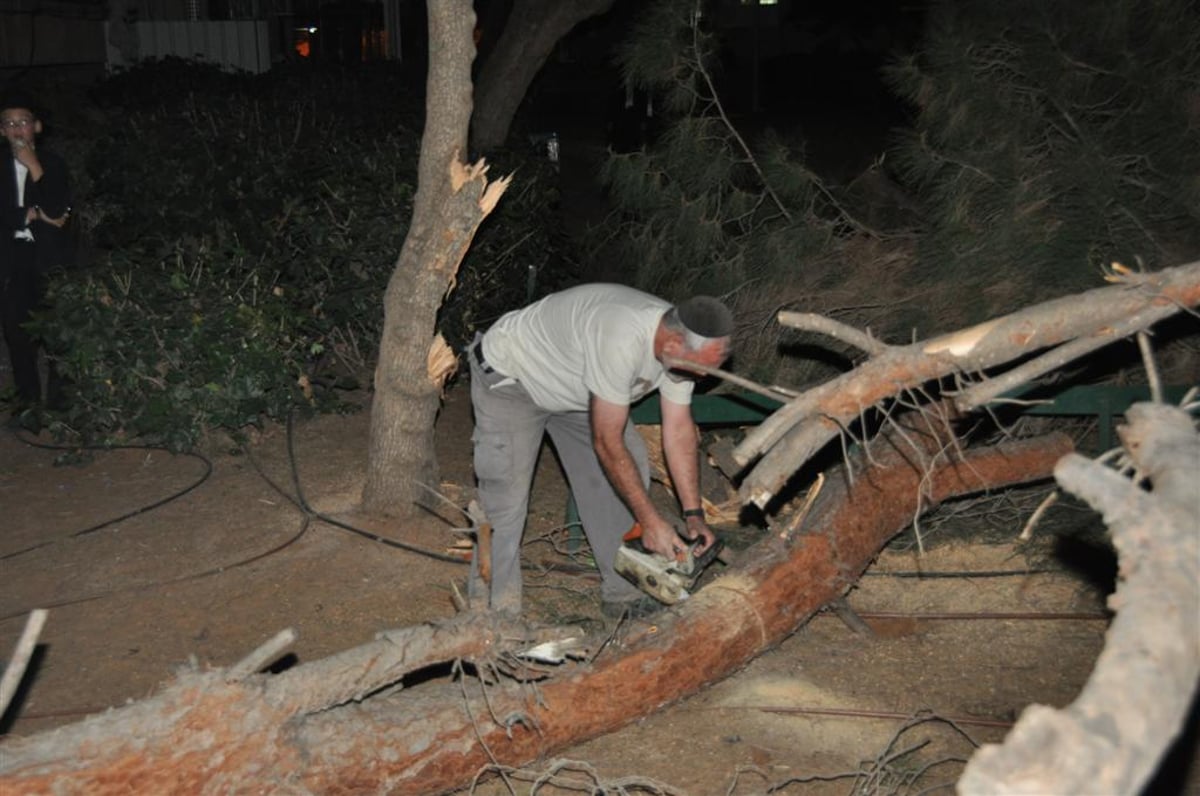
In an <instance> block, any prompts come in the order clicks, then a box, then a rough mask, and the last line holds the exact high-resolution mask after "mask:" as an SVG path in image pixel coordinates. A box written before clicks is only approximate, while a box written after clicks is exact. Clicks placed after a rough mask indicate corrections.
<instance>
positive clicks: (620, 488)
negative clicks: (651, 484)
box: [596, 439, 658, 525]
mask: <svg viewBox="0 0 1200 796" xmlns="http://www.w3.org/2000/svg"><path fill="white" fill-rule="evenodd" d="M596 442H597V444H596V458H598V459H599V460H600V466H601V467H603V468H604V474H605V475H607V476H608V480H609V482H610V483H611V484H612V486H613V489H615V490H616V491H617V494H618V495H620V496H621V499H622V500H624V501H625V505H626V506H628V507H629V510H630V511H631V512H633V516H634V518H635V519H636V520H637V521H638V522H640V523H642V525H648V524H649V523H651V522H652V521H653V520H654V518H655V517H657V516H658V510H657V509H656V508H655V507H654V503H653V502H652V501H651V500H650V493H649V492H647V491H646V487H645V486H644V485H643V484H642V474H641V472H639V471H638V468H637V463H636V462H634V460H633V454H631V453H630V452H629V448H627V447H626V446H625V441H624V440H623V439H622V440H620V441H618V442H615V443H614V442H613V441H611V440H604V441H601V440H597V441H596Z"/></svg>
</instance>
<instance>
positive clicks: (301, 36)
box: [292, 26, 317, 58]
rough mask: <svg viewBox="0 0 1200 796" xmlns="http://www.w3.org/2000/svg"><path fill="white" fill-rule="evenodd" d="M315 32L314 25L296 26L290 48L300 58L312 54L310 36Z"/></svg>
mask: <svg viewBox="0 0 1200 796" xmlns="http://www.w3.org/2000/svg"><path fill="white" fill-rule="evenodd" d="M316 32H317V29H316V27H315V26H314V27H307V28H296V29H295V31H294V33H295V39H294V41H293V43H292V48H293V49H294V50H295V51H296V55H298V56H300V57H301V58H308V57H309V56H311V55H312V37H313V34H315V33H316Z"/></svg>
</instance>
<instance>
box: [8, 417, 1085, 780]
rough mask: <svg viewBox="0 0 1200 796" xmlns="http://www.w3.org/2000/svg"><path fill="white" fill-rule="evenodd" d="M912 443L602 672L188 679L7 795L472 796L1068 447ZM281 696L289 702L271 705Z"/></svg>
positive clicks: (684, 691) (670, 693) (596, 666)
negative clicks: (398, 685) (933, 511)
mask: <svg viewBox="0 0 1200 796" xmlns="http://www.w3.org/2000/svg"><path fill="white" fill-rule="evenodd" d="M912 441H913V437H912V436H908V437H906V438H905V439H904V441H903V442H902V443H895V442H894V443H892V447H891V448H890V452H883V451H881V450H880V449H879V446H878V445H877V446H876V450H875V451H873V453H872V459H873V462H872V464H871V466H869V467H868V466H867V464H866V463H865V462H862V463H860V465H861V469H859V471H858V476H857V478H856V479H854V481H853V483H851V482H850V480H849V479H848V478H842V479H838V478H836V477H835V478H831V479H829V480H828V481H827V487H826V488H825V489H824V490H822V492H821V494H820V495H819V496H818V498H817V500H816V502H815V503H814V504H813V506H812V508H811V510H810V512H809V514H808V515H807V520H806V523H805V525H804V526H803V527H802V528H801V529H799V530H797V531H796V532H795V533H794V534H791V535H772V536H769V537H767V538H766V539H764V540H762V541H761V542H759V543H758V544H757V545H756V546H755V548H752V549H751V550H749V551H747V555H745V556H744V557H743V560H745V561H747V564H746V565H745V566H744V567H743V568H738V569H735V570H733V571H731V572H729V573H728V574H725V575H723V576H722V577H720V578H718V579H716V580H714V581H713V582H712V583H710V584H709V585H708V586H706V587H705V588H703V589H702V590H700V591H699V592H698V593H697V594H696V595H694V596H693V597H692V598H690V599H689V600H687V601H685V602H683V603H681V604H679V605H678V606H676V607H674V608H672V609H671V610H669V611H665V612H663V613H662V614H660V615H658V616H656V617H654V620H655V623H656V624H655V625H646V624H644V623H632V624H630V626H629V628H628V632H626V633H624V634H622V635H621V636H620V637H618V638H613V639H611V640H609V641H608V642H607V643H606V644H604V645H603V646H599V641H600V640H597V644H598V645H597V647H596V648H595V649H594V650H593V659H592V660H590V661H588V662H587V663H585V664H579V665H572V664H568V665H567V666H565V667H563V669H562V670H561V671H560V672H557V673H556V675H555V676H554V677H553V678H551V679H549V680H547V681H545V682H542V683H530V682H526V683H515V682H513V681H511V680H507V679H499V678H497V679H494V680H493V681H492V682H491V683H490V684H488V685H484V679H486V678H483V679H473V678H469V677H463V678H459V679H457V680H456V681H453V682H447V681H446V679H445V678H442V679H441V680H440V681H437V682H431V683H428V684H425V685H422V686H420V687H418V688H414V689H412V690H411V691H400V692H398V693H392V694H388V695H376V696H374V697H371V698H368V699H365V700H364V701H363V702H361V703H349V704H342V705H340V706H337V707H333V708H331V709H329V710H325V711H322V712H316V713H311V714H308V715H298V714H297V710H298V706H302V707H301V708H300V709H303V710H312V709H315V708H316V707H317V706H319V705H321V704H323V703H324V702H329V701H330V700H332V701H334V702H340V701H341V700H342V699H345V698H347V697H349V696H352V695H354V694H356V693H357V691H356V690H355V689H348V688H345V687H341V686H339V687H333V688H331V687H329V686H328V685H327V684H322V683H321V682H320V681H321V680H324V679H327V678H329V677H330V672H340V671H342V670H343V667H341V666H340V665H334V664H330V663H328V662H321V661H318V662H314V663H312V664H306V665H303V666H300V667H297V668H296V669H295V670H292V671H291V672H289V673H287V674H289V675H290V677H291V678H292V682H291V684H290V685H289V686H287V687H286V688H281V687H280V686H277V685H272V683H273V682H274V681H276V680H277V678H270V677H265V676H254V677H251V678H247V679H246V680H245V681H242V682H236V683H229V682H226V680H225V678H224V677H223V676H222V675H223V673H222V672H210V673H205V674H190V675H186V676H183V677H181V678H180V679H179V681H178V682H176V683H175V684H173V685H172V686H170V687H168V688H167V689H166V690H165V691H164V692H163V694H161V695H160V696H157V697H154V698H152V699H149V700H144V701H143V702H142V703H137V704H135V705H132V706H129V707H127V708H123V709H119V710H114V711H111V712H109V713H108V714H104V715H102V716H99V717H95V718H92V719H89V720H87V721H85V722H81V723H80V724H79V725H74V726H72V727H68V728H64V729H61V730H56V731H53V732H51V733H44V734H42V735H39V736H34V737H32V738H29V739H25V740H18V741H14V742H11V743H8V744H5V745H4V746H3V747H2V748H3V752H4V754H3V759H2V761H0V791H5V792H9V791H11V792H16V793H22V794H35V793H55V794H60V793H87V794H103V793H118V792H119V793H127V792H187V793H217V792H221V793H224V792H231V791H243V790H245V791H250V790H258V789H263V788H266V789H268V790H275V791H283V792H294V793H297V792H298V793H360V792H370V793H375V792H387V793H431V792H438V791H442V790H448V789H451V788H454V787H459V786H462V785H464V784H466V783H467V782H469V780H470V778H471V776H472V775H473V774H474V773H475V772H476V771H478V770H479V769H480V768H481V767H483V766H486V765H488V764H491V763H495V762H500V763H504V764H507V765H521V764H524V763H527V762H529V761H532V760H534V759H536V758H538V757H540V756H543V755H546V754H549V753H551V752H553V751H555V750H557V749H562V748H564V747H567V746H570V745H573V744H577V743H579V742H581V741H584V740H586V739H588V738H591V737H594V736H596V735H599V734H602V733H604V732H608V731H611V730H613V729H615V728H617V727H620V726H622V725H624V724H628V723H629V722H632V721H635V720H636V719H638V718H640V717H642V716H645V715H647V714H649V713H651V712H653V711H655V710H657V709H659V708H661V707H663V706H665V705H668V704H670V703H672V702H675V701H677V700H679V699H682V698H684V697H686V696H688V695H689V694H692V693H695V692H696V691H697V690H699V689H700V688H702V687H704V686H705V685H707V684H709V683H712V682H714V681H716V680H719V679H721V678H723V677H726V676H728V675H730V674H732V673H734V672H736V671H737V670H738V669H740V668H741V667H742V666H743V665H744V664H745V663H746V662H748V661H749V660H750V659H752V658H753V657H755V656H756V655H758V654H760V653H761V652H763V651H764V650H766V649H768V648H770V647H772V646H774V645H776V644H778V643H780V642H781V641H782V640H783V639H784V638H786V637H787V636H788V635H789V634H790V633H792V632H793V631H795V630H796V629H797V628H798V627H799V626H800V625H802V624H803V623H804V621H805V620H806V619H807V618H808V617H810V616H811V615H812V614H813V613H814V612H815V611H817V610H818V609H819V608H821V607H822V606H823V605H824V604H826V603H827V602H829V601H830V600H832V599H835V598H837V597H839V596H841V595H842V594H843V593H844V592H845V591H846V589H847V588H849V587H850V586H851V585H852V584H853V583H854V582H855V581H856V580H857V579H858V577H859V576H860V575H861V573H862V571H863V570H864V569H865V568H866V566H867V565H868V564H869V563H870V561H871V560H872V559H873V558H874V556H875V555H876V554H877V553H878V551H879V550H880V549H881V548H882V547H883V545H884V544H885V543H886V542H887V541H888V539H890V538H891V537H892V536H893V535H894V534H895V532H896V531H897V529H898V528H900V527H903V526H904V525H905V524H906V523H907V521H908V520H909V519H911V518H912V517H913V516H914V514H916V513H918V512H919V510H920V509H921V508H923V507H926V508H927V507H928V506H929V505H931V504H932V503H936V502H938V501H941V500H945V499H947V498H950V497H953V496H956V495H961V494H966V493H972V492H978V491H981V490H987V489H996V488H1000V487H1003V486H1006V485H1010V484H1012V483H1015V482H1022V481H1028V480H1032V479H1037V478H1044V477H1048V475H1049V473H1050V470H1051V468H1052V467H1053V464H1054V462H1056V461H1057V460H1058V459H1059V458H1061V457H1062V456H1063V455H1064V454H1065V453H1067V452H1068V451H1069V450H1070V447H1071V445H1070V442H1069V440H1068V439H1067V438H1066V437H1063V436H1058V435H1056V436H1054V437H1050V438H1042V439H1039V440H1037V441H1029V442H1024V443H1013V444H1009V445H1004V446H998V447H994V448H987V449H981V450H979V451H974V452H967V453H966V454H964V455H963V456H962V457H943V458H942V459H941V460H940V462H941V463H940V464H938V465H936V466H934V467H932V469H930V470H924V469H922V468H921V467H919V466H916V465H914V464H913V463H912V462H911V457H910V455H909V454H910V453H911V451H910V450H908V448H909V447H910V446H911V445H912ZM939 445H940V446H944V443H943V442H935V443H934V446H935V447H936V446H939ZM898 448H904V449H905V450H904V452H903V453H901V451H900V450H898ZM842 472H845V471H842ZM458 621H460V622H463V623H469V622H471V621H477V620H473V619H469V618H467V619H461V620H458ZM460 629H463V628H460ZM476 631H477V632H476V638H475V641H476V644H475V645H474V646H473V647H470V648H467V649H466V650H465V651H464V648H463V647H453V646H451V647H446V648H444V649H442V650H441V652H442V653H443V654H446V655H450V656H466V655H472V656H474V657H476V658H477V660H476V665H477V666H478V667H479V670H480V671H481V672H482V673H484V674H487V673H488V672H489V671H490V664H491V663H492V662H493V661H497V660H499V659H500V658H501V657H502V656H503V655H504V654H505V653H506V652H507V651H511V650H512V645H511V644H505V643H502V640H501V639H500V637H502V636H503V632H504V631H503V629H500V630H499V631H498V632H499V636H490V635H487V633H486V632H483V631H482V629H476ZM434 635H436V634H434ZM442 635H443V636H444V637H447V638H449V637H453V636H455V635H462V634H461V633H457V634H456V633H454V632H451V633H448V634H442ZM377 643H378V642H377ZM360 649H361V648H360ZM489 651H490V652H489ZM376 653H382V650H379V649H375V650H372V652H371V653H370V654H369V655H368V657H370V656H371V655H374V654H376ZM343 655H344V656H350V657H354V658H361V657H362V656H361V654H360V653H356V652H355V651H350V652H349V653H343ZM431 660H432V658H430V657H426V658H423V659H422V661H423V662H424V661H431ZM410 663H411V661H410ZM404 668H406V667H398V666H393V667H392V668H391V669H390V670H389V671H391V672H392V674H395V673H397V672H399V671H401V669H404ZM407 670H409V671H411V668H409V669H407ZM305 683H309V684H310V685H312V687H313V688H317V689H319V690H320V691H321V693H322V694H323V696H322V697H321V698H319V699H316V698H311V697H305V696H299V695H302V694H306V693H308V689H307V688H306V687H305V685H304V684H305ZM281 692H286V693H288V694H290V695H292V696H290V697H289V698H286V699H278V698H277V699H268V698H267V696H268V695H269V694H272V693H274V694H279V693H281Z"/></svg>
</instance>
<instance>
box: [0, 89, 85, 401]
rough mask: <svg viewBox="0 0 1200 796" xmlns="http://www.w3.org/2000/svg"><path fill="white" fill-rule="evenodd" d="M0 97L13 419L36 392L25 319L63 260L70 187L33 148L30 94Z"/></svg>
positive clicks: (54, 162)
mask: <svg viewBox="0 0 1200 796" xmlns="http://www.w3.org/2000/svg"><path fill="white" fill-rule="evenodd" d="M0 97H2V98H0V133H3V135H4V139H5V141H6V142H7V143H8V149H9V152H8V153H7V156H5V155H4V154H0V316H3V324H4V340H5V342H6V343H7V344H8V352H9V360H10V362H11V364H12V372H13V382H14V385H15V388H16V398H17V407H16V411H15V412H13V418H14V419H16V418H17V417H18V415H19V414H20V412H21V411H22V410H23V409H25V408H29V407H31V406H34V405H36V404H38V403H39V402H40V401H41V398H42V389H41V381H40V378H39V376H38V367H37V360H38V342H37V340H36V339H34V337H33V336H32V335H31V334H30V333H29V331H28V330H27V329H26V328H25V324H26V322H27V321H29V318H30V315H31V313H33V311H34V310H36V309H38V308H39V307H40V306H41V304H42V300H43V299H44V297H45V291H46V275H47V273H48V272H49V270H50V269H51V268H53V267H55V266H59V265H64V264H66V260H67V254H68V252H69V246H68V241H67V235H66V233H65V231H64V230H63V227H64V225H65V224H66V222H67V219H68V217H69V214H70V210H71V208H70V187H69V180H68V174H67V167H66V165H65V164H64V163H63V160H62V159H61V158H59V157H58V156H56V155H54V154H53V153H51V152H46V151H44V150H42V149H40V148H39V147H38V140H37V139H38V136H39V135H41V133H42V121H41V119H40V118H39V116H38V110H37V105H36V103H35V102H34V100H33V98H32V97H31V96H29V95H28V94H26V93H25V92H23V91H20V90H16V89H8V90H6V91H5V92H4V93H3V94H2V95H0ZM51 397H54V396H51Z"/></svg>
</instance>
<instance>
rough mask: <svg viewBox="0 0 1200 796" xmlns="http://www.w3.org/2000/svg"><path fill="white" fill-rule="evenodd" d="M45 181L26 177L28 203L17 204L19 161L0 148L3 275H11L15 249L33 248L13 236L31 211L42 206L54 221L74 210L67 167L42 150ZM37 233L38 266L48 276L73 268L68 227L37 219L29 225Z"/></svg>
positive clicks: (0, 271)
mask: <svg viewBox="0 0 1200 796" xmlns="http://www.w3.org/2000/svg"><path fill="white" fill-rule="evenodd" d="M37 155H38V160H40V161H41V164H42V170H43V172H44V173H43V174H42V178H41V179H40V180H38V181H37V182H34V181H33V180H32V179H31V178H30V177H29V176H28V175H26V177H25V202H24V204H23V205H18V204H17V172H16V161H14V160H13V157H12V155H11V153H10V152H9V151H8V148H7V147H3V146H2V145H0V274H4V273H7V272H8V269H9V268H10V267H11V265H10V264H11V263H12V261H13V247H14V246H29V245H30V244H28V243H22V242H19V241H16V240H15V239H14V238H13V235H14V233H15V232H17V231H18V230H21V229H24V228H25V213H26V210H27V208H30V207H33V206H35V205H36V206H38V207H41V208H42V211H43V212H44V213H45V214H46V215H47V216H49V217H50V218H59V217H61V216H62V215H63V213H65V212H67V209H68V208H69V207H70V206H71V186H70V180H69V177H68V174H67V164H66V163H64V162H63V159H62V158H60V157H59V156H58V155H55V154H54V153H53V152H47V151H46V150H44V149H41V148H40V147H39V148H38V152H37ZM29 230H30V232H32V233H33V237H34V243H33V244H32V245H33V246H34V262H35V263H36V265H37V267H38V269H39V270H41V271H43V272H45V271H47V270H49V269H51V268H53V267H55V266H65V265H70V264H71V263H70V257H71V245H70V235H69V234H68V233H67V229H66V227H56V226H54V225H53V224H47V223H46V222H44V221H40V220H38V219H34V220H33V221H32V222H31V223H30V224H29Z"/></svg>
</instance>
